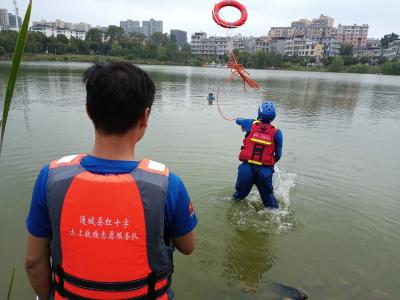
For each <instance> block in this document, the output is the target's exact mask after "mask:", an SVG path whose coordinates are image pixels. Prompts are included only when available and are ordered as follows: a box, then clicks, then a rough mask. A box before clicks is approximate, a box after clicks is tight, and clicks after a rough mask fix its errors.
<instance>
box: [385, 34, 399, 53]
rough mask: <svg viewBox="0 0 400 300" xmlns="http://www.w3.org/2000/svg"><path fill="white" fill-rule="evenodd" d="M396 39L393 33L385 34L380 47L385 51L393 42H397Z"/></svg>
mask: <svg viewBox="0 0 400 300" xmlns="http://www.w3.org/2000/svg"><path fill="white" fill-rule="evenodd" d="M398 38H399V35H398V34H395V33H394V32H392V33H391V34H385V35H384V36H383V38H382V39H381V47H382V48H384V49H387V48H388V47H389V44H390V43H391V42H393V41H394V40H397V39H398Z"/></svg>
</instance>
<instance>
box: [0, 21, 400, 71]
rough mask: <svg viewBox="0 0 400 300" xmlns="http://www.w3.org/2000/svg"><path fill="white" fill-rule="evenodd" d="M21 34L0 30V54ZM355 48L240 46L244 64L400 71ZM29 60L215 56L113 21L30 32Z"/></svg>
mask: <svg viewBox="0 0 400 300" xmlns="http://www.w3.org/2000/svg"><path fill="white" fill-rule="evenodd" d="M17 36H18V35H17V33H16V32H13V31H2V32H0V58H3V59H8V58H10V57H11V56H12V53H13V51H14V47H15V41H16V39H17ZM352 53H353V49H352V47H351V46H346V45H344V46H343V47H342V49H341V53H340V56H336V57H329V58H322V59H321V60H320V61H318V62H317V61H316V59H315V58H313V57H299V56H290V57H289V56H282V55H279V54H275V53H272V52H264V51H256V52H254V53H249V52H245V51H239V52H238V60H239V61H240V63H241V64H243V65H244V67H246V68H254V69H284V70H293V71H318V72H348V73H359V74H387V75H400V62H399V61H387V60H386V59H385V58H383V57H380V58H375V59H370V58H368V57H361V58H357V57H353V55H352ZM24 59H25V60H30V61H74V62H96V61H105V60H127V61H132V62H134V63H136V64H165V65H191V66H202V65H204V64H207V63H211V62H213V59H212V58H207V57H196V58H193V57H192V55H191V50H190V46H189V45H186V46H185V47H183V48H180V49H179V48H178V47H177V46H176V41H175V37H174V36H169V35H168V34H162V33H156V34H154V35H153V36H151V37H150V39H147V38H146V37H145V36H144V35H142V34H138V33H132V34H129V35H126V34H125V33H124V31H123V30H122V29H121V28H120V27H117V26H110V27H109V29H108V31H107V32H106V33H105V34H103V33H102V32H101V31H100V30H98V29H96V28H93V29H90V30H89V32H88V33H87V36H86V40H85V41H83V40H80V39H76V38H71V39H67V38H66V37H65V36H63V35H59V36H57V37H49V38H48V37H46V36H45V35H44V34H42V33H38V32H29V34H28V40H27V44H26V54H25V56H24ZM228 59H229V57H228V56H225V57H224V58H223V62H227V61H228ZM217 63H218V62H217Z"/></svg>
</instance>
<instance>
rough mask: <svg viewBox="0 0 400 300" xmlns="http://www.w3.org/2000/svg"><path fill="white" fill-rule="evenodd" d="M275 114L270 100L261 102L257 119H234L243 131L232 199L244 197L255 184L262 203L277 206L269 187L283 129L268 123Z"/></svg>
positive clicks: (279, 151) (271, 206)
mask: <svg viewBox="0 0 400 300" xmlns="http://www.w3.org/2000/svg"><path fill="white" fill-rule="evenodd" d="M275 117H276V108H275V105H274V104H273V103H272V102H269V101H267V102H264V103H262V104H261V106H260V107H259V109H258V119H257V120H254V119H237V120H236V123H237V124H238V125H240V126H241V127H242V130H243V131H245V132H246V137H245V138H244V140H243V146H242V151H241V152H240V155H239V160H241V161H242V162H243V163H242V164H241V165H240V166H239V170H238V177H237V182H236V193H235V194H234V195H233V198H235V199H238V200H240V199H243V198H245V197H247V195H248V194H249V193H250V191H251V188H252V187H253V185H254V184H256V186H257V188H258V191H259V193H260V196H261V199H262V201H263V203H264V206H266V207H269V208H279V204H278V201H277V200H276V198H275V196H274V192H273V186H272V175H273V173H274V165H275V163H276V162H278V161H279V160H280V159H281V156H282V143H283V137H282V132H281V131H280V130H279V129H277V128H276V127H274V126H272V125H271V122H272V121H273V120H274V119H275Z"/></svg>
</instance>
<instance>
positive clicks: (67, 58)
mask: <svg viewBox="0 0 400 300" xmlns="http://www.w3.org/2000/svg"><path fill="white" fill-rule="evenodd" d="M0 61H10V62H11V58H10V57H7V56H0ZM22 61H27V62H78V63H79V62H84V63H96V62H106V61H126V62H131V63H134V64H138V65H160V66H190V67H201V66H199V65H196V64H193V63H187V62H174V61H160V60H157V59H145V60H143V59H128V58H126V57H123V56H109V55H82V54H65V55H54V54H29V53H28V54H24V56H23V58H22ZM352 67H353V65H351V66H345V67H344V70H343V71H342V72H330V71H329V70H328V66H323V67H319V66H309V67H307V66H300V65H292V66H291V67H289V68H282V67H279V68H278V67H272V68H265V69H257V68H251V69H255V70H280V71H293V72H295V71H301V72H319V73H321V72H323V73H339V74H340V73H342V74H343V73H344V74H346V73H347V74H373V75H384V74H383V73H382V67H371V66H366V68H367V72H351V68H352ZM389 76H396V75H389Z"/></svg>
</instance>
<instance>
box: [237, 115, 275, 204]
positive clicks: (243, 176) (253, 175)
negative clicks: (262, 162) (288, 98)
mask: <svg viewBox="0 0 400 300" xmlns="http://www.w3.org/2000/svg"><path fill="white" fill-rule="evenodd" d="M254 121H255V120H254V119H236V123H237V124H238V125H240V126H241V127H242V129H243V130H244V131H245V132H246V134H249V133H250V130H251V127H252V125H253V122H254ZM274 142H275V161H276V162H278V161H279V160H280V159H281V157H282V145H283V135H282V132H281V130H280V129H278V131H277V133H276V135H275V139H274ZM273 174H274V168H273V167H270V166H256V165H253V164H249V163H247V162H243V163H242V164H241V165H240V166H239V169H238V177H237V181H236V193H235V194H234V195H233V198H235V199H238V200H240V199H243V198H246V197H247V196H248V195H249V193H250V191H251V189H252V187H253V185H254V184H255V185H256V186H257V188H258V191H259V193H260V196H261V199H262V201H263V203H264V206H266V207H270V208H279V204H278V201H277V200H276V198H275V196H274V188H273V185H272V176H273Z"/></svg>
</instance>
